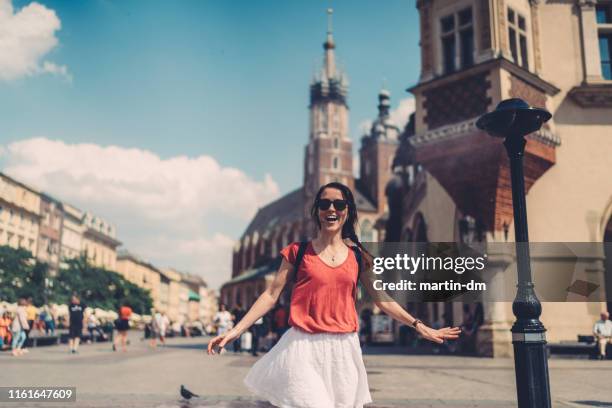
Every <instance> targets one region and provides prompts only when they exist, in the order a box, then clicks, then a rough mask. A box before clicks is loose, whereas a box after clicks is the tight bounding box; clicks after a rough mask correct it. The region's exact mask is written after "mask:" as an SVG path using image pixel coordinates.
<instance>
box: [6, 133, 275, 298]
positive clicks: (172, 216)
mask: <svg viewBox="0 0 612 408" xmlns="http://www.w3.org/2000/svg"><path fill="white" fill-rule="evenodd" d="M3 158H4V162H5V166H4V168H5V171H6V172H7V173H8V174H10V175H11V176H14V177H15V178H17V179H18V180H20V181H23V182H25V183H27V184H30V185H32V186H33V187H35V188H38V189H40V190H42V191H45V192H48V193H49V194H51V195H54V196H56V198H58V199H60V200H65V201H66V202H68V203H72V204H75V205H77V206H79V207H81V208H82V209H83V210H91V211H94V212H96V213H97V215H100V216H101V217H103V218H104V217H106V218H107V219H108V220H109V221H110V222H111V223H114V224H115V225H116V226H117V229H118V238H119V239H120V240H121V241H123V242H124V244H125V245H126V246H127V248H128V249H129V250H132V251H134V252H136V253H137V254H139V255H141V256H143V257H146V258H149V259H150V260H151V261H152V262H154V263H155V262H163V263H164V264H162V265H160V266H162V267H163V266H175V267H177V268H182V269H185V270H190V271H192V272H195V273H200V274H203V276H204V277H205V278H206V279H207V280H208V281H210V283H211V285H213V283H214V282H216V283H217V284H218V283H221V282H222V281H224V280H226V279H227V278H228V277H229V275H230V274H229V271H230V270H231V247H232V245H233V240H232V238H230V237H229V236H230V235H232V232H231V231H229V229H228V228H229V227H228V225H231V224H232V223H234V224H235V225H239V226H241V227H243V226H244V225H245V224H246V222H247V221H248V220H249V219H250V218H251V217H252V216H253V215H254V214H255V212H256V211H257V208H259V207H261V206H262V205H264V204H266V203H268V202H269V201H271V200H272V199H274V198H276V197H277V196H278V194H279V188H278V185H277V184H276V182H275V181H274V180H273V179H272V177H271V176H270V175H266V176H264V178H263V180H261V181H257V180H253V179H252V178H251V177H249V176H248V175H247V174H245V173H244V172H243V171H241V170H239V169H235V168H231V167H223V166H221V165H220V164H219V163H218V162H217V161H216V160H215V159H214V158H212V157H210V156H199V157H193V158H190V157H186V156H177V157H171V158H167V159H162V158H160V157H159V156H157V155H156V154H154V153H152V152H150V151H146V150H141V149H127V148H123V147H118V146H108V147H103V146H99V145H95V144H66V143H64V142H62V141H54V140H49V139H46V138H35V139H28V140H23V141H18V142H14V143H11V144H9V145H8V146H6V147H5V149H4V152H3ZM241 227H239V228H241ZM213 286H214V287H216V285H213Z"/></svg>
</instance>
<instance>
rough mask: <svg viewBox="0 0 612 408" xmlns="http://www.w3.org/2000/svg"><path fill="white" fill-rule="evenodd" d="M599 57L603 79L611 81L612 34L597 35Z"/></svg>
mask: <svg viewBox="0 0 612 408" xmlns="http://www.w3.org/2000/svg"><path fill="white" fill-rule="evenodd" d="M599 55H600V57H601V74H602V76H603V77H604V79H608V80H610V79H612V60H611V58H610V56H612V33H608V34H599Z"/></svg>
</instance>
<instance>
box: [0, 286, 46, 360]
mask: <svg viewBox="0 0 612 408" xmlns="http://www.w3.org/2000/svg"><path fill="white" fill-rule="evenodd" d="M55 327H56V315H55V309H54V308H49V307H48V306H45V307H43V308H42V310H41V311H40V313H39V310H38V308H36V307H35V306H34V304H33V302H32V298H27V299H26V298H20V299H19V300H18V301H17V308H16V310H15V312H14V313H11V312H9V311H8V310H2V311H0V350H7V349H10V350H11V353H12V354H13V355H14V356H21V355H23V354H24V353H27V352H28V350H27V348H25V347H24V346H25V345H26V343H27V341H28V339H29V338H30V333H31V331H32V330H33V329H37V330H39V331H41V332H42V331H44V332H45V333H47V334H48V333H51V334H53V333H55Z"/></svg>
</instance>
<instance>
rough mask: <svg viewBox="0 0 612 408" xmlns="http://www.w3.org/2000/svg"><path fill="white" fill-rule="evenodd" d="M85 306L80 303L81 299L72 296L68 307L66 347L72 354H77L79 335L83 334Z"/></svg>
mask: <svg viewBox="0 0 612 408" xmlns="http://www.w3.org/2000/svg"><path fill="white" fill-rule="evenodd" d="M86 308H87V306H86V305H85V304H84V303H81V299H80V298H79V297H78V296H77V295H76V294H74V295H72V299H71V301H70V305H68V319H69V320H70V321H69V322H68V347H69V348H70V352H71V353H72V354H76V353H78V352H79V344H80V343H81V335H82V334H83V322H84V321H85V309H86Z"/></svg>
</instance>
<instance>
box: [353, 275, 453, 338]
mask: <svg viewBox="0 0 612 408" xmlns="http://www.w3.org/2000/svg"><path fill="white" fill-rule="evenodd" d="M364 269H366V268H364ZM360 281H361V284H362V285H363V286H364V287H365V288H366V291H367V292H368V294H369V295H370V297H371V298H372V300H373V301H374V303H375V304H376V306H378V307H379V308H380V310H382V311H383V312H384V313H385V314H386V315H388V316H390V317H392V318H393V319H395V320H397V321H399V322H402V323H404V324H406V325H408V326H412V327H414V323H415V322H416V321H417V320H418V319H417V318H415V317H413V316H412V315H411V314H410V313H408V312H407V311H406V310H404V308H403V307H401V306H400V305H399V304H398V303H397V302H396V301H395V300H394V299H393V298H391V296H389V295H388V294H387V293H386V292H385V291H377V290H375V289H374V286H373V282H374V277H373V274H372V272H371V270H367V269H366V270H365V271H364V273H363V274H362V275H361V279H360ZM415 330H416V331H417V333H419V334H420V335H421V336H423V338H425V339H427V340H430V341H433V342H435V343H444V340H452V339H456V338H458V337H459V334H460V333H461V329H460V328H459V327H444V328H442V329H439V330H436V329H432V328H431V327H428V326H427V325H425V323H423V322H421V321H420V320H419V322H418V323H417V325H416V327H415Z"/></svg>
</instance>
